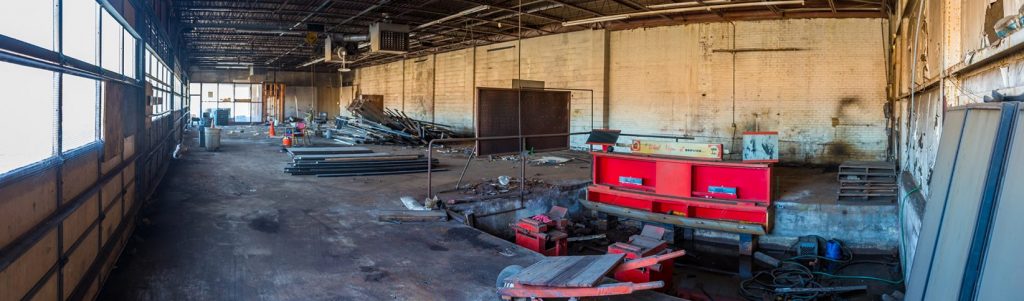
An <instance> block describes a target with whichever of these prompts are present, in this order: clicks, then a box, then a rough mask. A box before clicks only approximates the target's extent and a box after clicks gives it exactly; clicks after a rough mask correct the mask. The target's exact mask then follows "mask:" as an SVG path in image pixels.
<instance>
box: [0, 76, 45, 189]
mask: <svg viewBox="0 0 1024 301" xmlns="http://www.w3.org/2000/svg"><path fill="white" fill-rule="evenodd" d="M53 87H54V73H53V72H50V71H46V70H42V69H36V68H29V67H23V66H21V65H15V64H11V63H5V62H0V90H2V91H5V92H4V93H5V94H6V95H4V97H0V107H2V108H7V110H11V111H10V112H11V113H10V114H7V118H8V119H7V120H6V121H5V123H8V124H12V125H17V127H18V129H19V131H24V132H25V133H26V134H24V135H18V136H17V141H18V142H17V143H7V142H4V143H0V173H5V172H8V171H11V170H13V169H15V168H18V167H22V166H25V165H28V164H31V163H34V162H39V161H41V160H43V159H46V158H49V157H50V156H53V149H54V143H55V141H56V139H54V137H55V136H56V133H57V131H56V124H55V123H56V120H57V119H56V117H55V116H56V110H55V107H56V106H55V103H56V97H55V93H54V88H53Z"/></svg>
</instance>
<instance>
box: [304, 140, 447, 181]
mask: <svg viewBox="0 0 1024 301" xmlns="http://www.w3.org/2000/svg"><path fill="white" fill-rule="evenodd" d="M288 154H289V155H291V157H292V163H289V164H288V166H286V167H285V168H284V172H286V173H290V174H292V175H316V176H317V177H321V178H323V177H352V176H376V175H396V174H408V173H420V172H426V171H427V166H428V165H427V164H428V162H427V159H426V158H424V157H423V155H391V154H388V153H374V152H373V151H372V150H370V149H368V148H364V147H301V148H290V149H288ZM437 163H438V162H437V159H434V160H432V162H430V163H429V164H431V166H432V168H434V169H433V170H435V171H443V170H444V169H438V168H435V167H436V166H437Z"/></svg>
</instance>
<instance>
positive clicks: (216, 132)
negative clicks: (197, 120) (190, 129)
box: [206, 128, 220, 151]
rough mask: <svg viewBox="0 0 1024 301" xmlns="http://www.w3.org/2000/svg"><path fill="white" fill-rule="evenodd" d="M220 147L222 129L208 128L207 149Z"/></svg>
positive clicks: (212, 149) (211, 149)
mask: <svg viewBox="0 0 1024 301" xmlns="http://www.w3.org/2000/svg"><path fill="white" fill-rule="evenodd" d="M218 148H220V129H218V128H207V129H206V150H208V151H215V150H217V149H218Z"/></svg>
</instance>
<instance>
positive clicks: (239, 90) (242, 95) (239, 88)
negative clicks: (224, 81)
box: [235, 84, 252, 102]
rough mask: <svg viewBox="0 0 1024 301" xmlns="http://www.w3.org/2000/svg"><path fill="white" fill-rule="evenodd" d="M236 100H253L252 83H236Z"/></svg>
mask: <svg viewBox="0 0 1024 301" xmlns="http://www.w3.org/2000/svg"><path fill="white" fill-rule="evenodd" d="M235 101H245V102H249V101H252V85H249V84H235Z"/></svg>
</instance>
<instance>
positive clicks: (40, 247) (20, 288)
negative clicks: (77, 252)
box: [0, 231, 57, 300]
mask: <svg viewBox="0 0 1024 301" xmlns="http://www.w3.org/2000/svg"><path fill="white" fill-rule="evenodd" d="M56 262H57V231H50V232H49V233H47V234H46V235H45V236H43V239H42V240H40V241H39V242H38V243H36V245H35V246H33V247H32V248H30V249H29V250H28V251H27V252H25V254H24V255H21V257H19V258H18V259H16V260H15V261H14V262H13V263H11V265H10V266H8V267H7V268H6V269H4V270H3V271H0V300H21V298H22V297H23V296H24V295H25V293H27V292H28V291H29V290H30V289H31V288H32V286H34V285H35V284H36V282H37V281H39V279H42V278H43V275H45V274H46V271H48V270H49V269H50V267H52V266H53V265H54V264H55V263H56Z"/></svg>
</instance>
